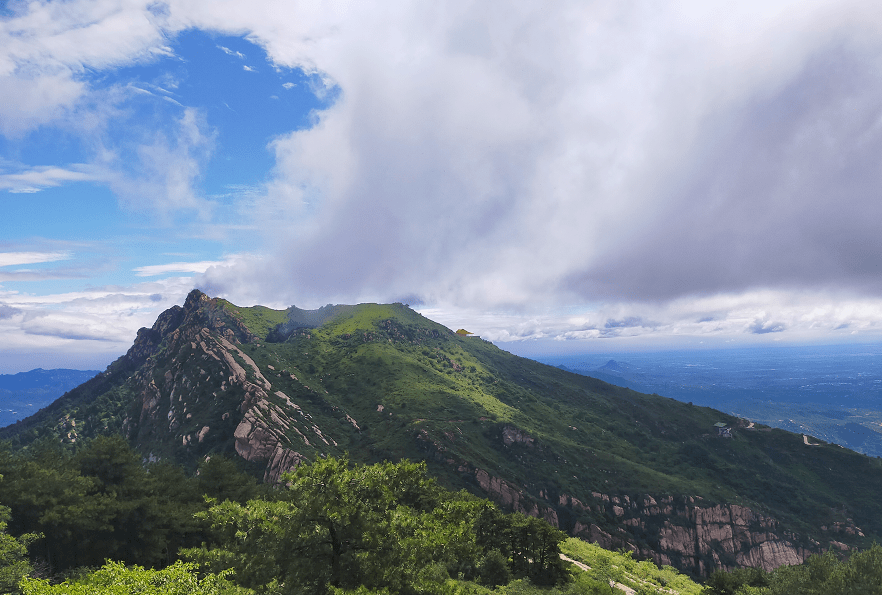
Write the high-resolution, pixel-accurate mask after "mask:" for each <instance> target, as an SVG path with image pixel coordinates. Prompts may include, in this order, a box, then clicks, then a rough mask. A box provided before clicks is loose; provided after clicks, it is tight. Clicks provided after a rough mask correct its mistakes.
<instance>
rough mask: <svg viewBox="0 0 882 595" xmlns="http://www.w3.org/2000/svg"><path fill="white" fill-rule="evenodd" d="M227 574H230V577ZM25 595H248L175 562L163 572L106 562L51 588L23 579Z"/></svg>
mask: <svg viewBox="0 0 882 595" xmlns="http://www.w3.org/2000/svg"><path fill="white" fill-rule="evenodd" d="M227 574H228V573H227ZM21 587H22V592H23V593H24V595H249V594H250V593H253V591H249V590H247V589H243V588H242V587H239V586H237V585H235V584H234V583H231V582H230V581H228V580H226V575H225V574H222V575H215V574H209V575H207V576H203V577H201V578H200V577H199V576H198V575H197V574H196V573H195V572H194V566H193V565H190V564H184V563H182V562H176V563H175V564H174V565H172V566H169V567H168V568H165V569H163V570H147V569H144V568H142V567H140V566H134V567H131V568H126V567H125V565H124V564H123V563H122V562H107V563H106V564H105V565H104V566H103V567H101V568H99V569H98V570H96V571H95V572H90V573H88V574H86V575H84V576H82V577H80V578H77V579H74V580H70V581H65V582H63V583H61V584H57V585H51V584H49V581H47V580H36V579H24V580H23V581H22V584H21Z"/></svg>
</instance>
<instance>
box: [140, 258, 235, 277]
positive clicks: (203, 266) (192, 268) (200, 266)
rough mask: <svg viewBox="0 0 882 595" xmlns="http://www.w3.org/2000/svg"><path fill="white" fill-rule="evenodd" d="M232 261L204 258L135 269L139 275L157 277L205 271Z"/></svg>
mask: <svg viewBox="0 0 882 595" xmlns="http://www.w3.org/2000/svg"><path fill="white" fill-rule="evenodd" d="M229 264H230V261H223V260H203V261H201V262H172V263H169V264H154V265H148V266H143V267H138V268H136V269H134V272H135V274H136V275H137V276H139V277H156V276H159V275H166V274H168V273H204V272H205V271H207V270H208V269H209V268H210V267H213V266H223V265H229Z"/></svg>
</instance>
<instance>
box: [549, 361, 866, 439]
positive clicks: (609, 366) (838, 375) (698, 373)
mask: <svg viewBox="0 0 882 595" xmlns="http://www.w3.org/2000/svg"><path fill="white" fill-rule="evenodd" d="M535 359H537V360H538V361H541V362H543V363H546V364H550V365H553V366H563V367H565V368H567V369H569V370H572V371H574V372H578V373H580V374H585V375H588V376H593V377H595V378H599V379H601V380H605V381H607V382H611V383H613V384H617V385H619V386H626V387H628V388H631V389H633V390H637V391H640V392H644V393H657V394H659V395H662V396H665V397H671V398H674V399H677V400H678V401H683V402H693V403H695V404H696V405H704V406H707V407H713V408H715V409H719V410H721V411H724V412H726V413H731V414H733V415H737V416H739V417H744V418H746V419H748V420H750V421H753V422H755V423H759V424H766V425H769V426H772V427H777V428H782V429H785V430H789V431H792V432H798V433H803V434H806V435H808V436H811V437H815V438H818V439H820V440H823V441H826V442H832V443H835V444H840V445H842V446H845V447H847V448H850V449H853V450H856V451H858V452H862V453H864V454H867V455H871V456H882V344H864V345H825V346H818V345H811V346H805V345H803V346H775V347H770V348H761V347H751V348H738V349H713V350H695V349H692V350H677V351H656V352H628V353H622V352H610V353H591V354H584V355H553V356H552V355H544V356H538V357H536V358H535Z"/></svg>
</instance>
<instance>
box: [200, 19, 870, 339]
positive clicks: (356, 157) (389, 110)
mask: <svg viewBox="0 0 882 595" xmlns="http://www.w3.org/2000/svg"><path fill="white" fill-rule="evenodd" d="M730 8H731V10H729V9H727V10H726V11H725V12H721V11H719V10H717V9H713V10H712V9H711V8H710V7H705V6H701V5H697V4H694V3H674V4H668V5H665V6H659V5H650V4H647V3H637V4H634V3H629V4H621V3H595V4H592V5H591V6H587V7H586V6H585V5H584V4H583V3H566V2H564V3H558V4H556V5H555V9H554V10H548V9H547V6H545V5H539V4H529V3H522V4H519V5H518V6H517V7H510V6H508V7H506V8H505V10H497V9H495V8H493V7H492V6H488V5H484V4H480V3H472V2H453V3H446V4H445V5H444V7H438V6H434V5H433V6H428V5H419V4H415V3H401V4H397V5H390V4H386V5H383V6H379V7H378V6H352V7H350V10H349V12H348V13H347V14H346V15H340V14H337V13H333V12H332V11H325V13H323V14H316V13H313V12H310V11H306V12H300V11H297V10H296V9H294V8H292V9H290V10H291V12H290V13H289V14H287V15H286V16H284V17H282V18H281V19H278V18H276V17H275V16H274V17H273V19H272V26H271V25H270V24H269V21H268V15H267V14H266V13H264V12H262V11H261V10H259V9H258V10H257V11H254V13H253V14H249V15H244V14H242V12H241V11H240V10H237V9H235V8H233V7H231V6H229V5H224V9H222V10H216V11H212V14H211V15H207V14H204V13H203V12H199V11H198V10H197V11H196V12H195V13H191V14H193V15H195V16H192V17H191V18H192V19H193V20H194V21H195V22H204V23H206V24H211V25H213V26H217V27H221V28H223V27H225V26H226V27H229V25H224V22H225V19H230V22H233V21H235V22H236V23H238V24H239V25H242V26H247V27H248V28H249V30H250V31H251V39H253V40H255V41H257V42H258V43H261V44H262V45H263V46H264V47H265V48H266V49H267V51H268V52H269V55H270V57H271V58H272V59H273V60H274V61H276V62H277V63H279V64H286V65H292V66H300V67H302V68H304V69H307V70H310V69H312V70H314V71H316V72H319V73H322V76H323V77H324V78H325V79H326V80H327V81H330V82H331V83H332V84H333V85H336V86H337V87H338V88H339V89H340V96H339V99H338V101H337V102H336V103H335V105H334V106H333V107H331V108H330V109H328V110H325V111H324V112H322V113H319V114H316V123H315V125H314V126H313V127H312V128H310V129H308V130H303V131H297V132H294V133H292V134H289V135H287V136H283V137H280V138H278V139H277V140H276V141H275V142H274V144H273V149H274V151H275V154H276V159H277V169H276V175H275V177H274V179H273V180H272V181H271V183H270V184H269V186H268V194H267V196H266V197H265V201H264V203H263V207H264V208H265V209H266V210H265V211H263V212H261V210H260V208H258V209H257V212H259V213H260V216H261V217H264V216H265V214H266V213H267V212H269V211H270V210H271V209H272V212H281V213H283V214H284V217H283V218H281V219H280V218H278V217H276V218H273V220H274V221H277V222H278V223H279V226H278V228H277V233H276V234H274V236H273V237H275V238H282V239H281V240H280V241H277V242H275V244H274V245H271V246H270V247H269V249H270V250H273V249H274V258H272V259H270V260H267V261H264V262H267V263H271V264H269V265H268V266H270V267H271V269H272V270H274V271H276V272H277V274H275V275H268V274H267V272H268V269H266V268H261V267H259V266H258V267H253V268H251V269H250V270H251V271H252V273H253V274H252V275H251V276H249V273H248V272H247V271H233V270H223V271H216V272H215V273H216V274H214V275H213V276H212V275H209V279H208V280H207V281H206V282H207V283H210V284H211V285H212V286H214V287H218V288H223V287H229V288H230V289H231V290H232V288H233V286H235V285H236V284H238V283H240V282H241V281H242V279H243V277H244V278H247V279H248V283H250V284H252V286H253V285H254V284H257V285H260V286H263V287H265V288H266V290H265V291H266V293H269V294H274V295H278V294H280V293H281V294H284V295H289V296H291V298H292V300H293V299H298V300H306V301H311V300H315V301H322V300H327V299H334V298H340V299H349V300H350V301H351V300H352V299H354V298H366V297H374V298H375V299H383V298H388V297H389V296H394V295H405V294H409V293H416V294H417V295H420V296H422V297H424V298H425V299H427V300H429V301H432V300H444V301H446V302H449V303H455V304H459V305H461V306H463V307H467V306H468V307H470V306H477V305H484V306H497V307H504V306H513V305H520V306H523V305H525V304H531V303H532V304H535V303H540V304H548V303H567V302H569V303H572V302H574V301H580V300H581V301H584V302H590V301H594V300H604V301H609V300H624V301H634V300H638V301H639V300H648V301H653V300H674V299H678V298H682V297H685V296H692V297H696V296H699V297H700V296H708V295H715V294H717V293H721V292H722V293H733V292H734V293H738V292H749V291H752V290H755V289H759V288H769V287H771V288H790V289H794V288H795V289H799V288H802V289H806V288H818V287H823V288H832V287H836V286H839V287H844V288H847V289H851V290H853V291H855V292H867V291H869V292H878V291H880V290H882V287H879V286H878V285H879V276H878V274H874V267H875V266H876V265H875V263H878V261H879V260H880V257H882V253H880V250H882V248H880V246H882V244H880V243H879V242H876V241H874V240H873V237H874V236H875V235H877V234H876V233H875V232H877V227H878V226H877V224H876V223H875V222H877V221H879V220H880V217H879V215H880V214H882V213H880V212H879V209H880V208H882V207H880V206H879V205H880V204H882V203H880V202H879V201H878V199H877V196H876V194H877V192H876V189H877V188H879V187H880V184H879V182H880V181H882V180H879V175H880V174H879V172H880V171H882V169H880V168H879V167H878V161H879V155H880V151H879V149H880V148H882V147H880V145H879V141H880V139H882V137H880V136H879V130H880V128H879V124H878V123H879V122H880V121H882V120H880V116H882V114H880V113H879V111H878V105H880V104H882V101H880V100H882V85H880V83H879V80H880V79H878V76H877V75H876V73H877V70H878V68H879V64H880V63H882V44H879V43H878V42H877V41H875V39H874V35H875V33H876V32H878V30H879V28H880V18H879V15H877V14H876V13H875V12H873V11H871V10H869V9H868V6H867V5H866V4H864V3H860V2H846V3H832V2H813V3H809V4H800V5H799V6H798V10H796V8H797V5H796V4H794V3H792V2H776V3H772V4H768V3H763V4H762V5H760V4H756V3H753V4H747V5H744V6H739V7H730ZM782 15H787V18H786V19H785V18H783V16H782ZM279 21H281V22H284V23H286V28H285V34H284V35H282V34H281V33H280V28H279V27H278V26H277V25H276V23H277V22H279ZM264 219H265V217H264ZM284 238H290V239H287V240H286V239H284ZM278 272H282V273H283V274H278ZM226 274H228V275H230V277H229V278H228V279H226V280H225V279H224V278H223V275H226ZM692 316H693V318H695V314H694V313H693V314H692ZM601 326H602V325H601Z"/></svg>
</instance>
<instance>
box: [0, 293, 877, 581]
mask: <svg viewBox="0 0 882 595" xmlns="http://www.w3.org/2000/svg"><path fill="white" fill-rule="evenodd" d="M622 368H623V366H621V365H618V364H614V363H609V364H607V372H606V373H612V372H613V371H614V369H615V370H618V371H621V369H622ZM105 433H121V434H122V435H124V436H125V437H126V438H127V439H128V440H129V442H130V443H131V444H132V445H133V446H134V447H135V448H136V449H138V450H139V451H140V452H141V454H142V456H143V457H144V459H145V460H157V459H159V460H168V461H174V462H178V463H181V464H183V465H186V466H188V467H190V468H193V467H195V465H196V464H197V463H198V462H199V461H201V460H203V459H204V458H205V457H207V456H210V455H212V454H214V453H224V454H228V455H232V456H238V457H241V458H242V459H244V460H245V461H247V464H248V465H249V466H250V468H251V469H252V470H254V471H255V472H256V473H258V474H259V475H261V476H262V477H263V478H264V479H265V480H266V481H268V482H275V481H278V480H279V477H280V475H281V474H282V473H283V472H285V471H286V470H289V469H291V468H292V467H294V466H295V465H297V464H298V463H299V462H301V461H310V460H315V459H316V458H318V457H324V456H338V455H342V454H343V453H347V452H348V453H349V456H350V459H351V460H353V461H357V462H365V463H369V462H375V461H380V460H398V459H402V458H409V459H416V460H426V461H427V462H428V466H429V470H430V472H431V473H433V474H434V475H435V476H437V477H438V479H439V481H440V482H441V483H442V484H444V485H445V486H447V487H451V488H465V489H467V490H470V491H472V492H474V493H476V494H479V495H481V496H486V497H489V498H491V499H493V500H495V501H496V502H498V503H499V504H500V505H501V506H502V507H503V508H505V509H508V510H519V511H523V512H525V513H528V514H531V515H534V516H540V517H542V518H545V519H546V520H548V521H549V522H550V523H552V524H554V525H556V526H558V527H560V528H562V529H564V530H566V531H568V532H569V533H570V534H572V535H575V536H580V537H583V538H584V539H586V540H588V541H590V542H598V543H600V544H601V545H603V546H605V547H608V548H620V547H624V548H628V549H630V550H632V551H634V552H636V553H637V554H638V555H641V556H646V557H650V558H652V559H653V560H654V561H656V562H657V563H660V564H667V565H672V566H675V567H677V568H679V569H682V570H685V571H688V572H690V573H693V574H707V573H708V572H709V571H711V570H712V569H714V568H733V567H736V566H757V567H763V568H766V569H770V568H774V567H776V566H780V565H782V564H796V563H799V562H801V561H803V560H804V559H805V558H806V557H807V556H808V555H809V554H811V553H812V552H819V551H822V550H825V549H829V548H835V549H844V550H848V549H849V548H851V547H860V546H867V545H869V544H870V543H872V542H873V540H876V541H879V540H880V539H882V500H880V499H879V497H878V495H879V494H880V493H882V461H880V460H879V459H875V458H871V457H867V456H865V455H861V454H858V453H855V452H852V451H849V450H847V449H844V448H841V447H840V446H836V445H832V444H827V443H823V442H821V441H817V440H814V439H813V440H808V439H806V438H804V437H803V436H802V435H800V434H794V433H791V432H787V431H783V430H778V429H772V428H770V427H768V426H763V425H761V424H751V423H749V422H748V421H747V420H744V419H740V418H739V417H737V416H733V415H729V414H726V413H723V412H720V411H718V410H714V409H711V408H708V407H702V406H699V405H692V404H688V403H683V402H680V401H676V400H674V399H670V398H666V397H662V396H658V395H652V394H641V393H639V392H636V391H634V390H630V389H626V388H622V387H618V386H614V385H612V384H609V383H607V382H603V381H601V380H598V379H595V378H591V377H588V376H584V375H580V374H575V373H572V372H568V371H565V370H561V369H557V368H555V367H552V366H549V365H545V364H541V363H538V362H536V361H532V360H529V359H525V358H520V357H516V356H514V355H512V354H510V353H507V352H505V351H503V350H501V349H499V348H497V347H496V346H494V345H493V344H491V343H489V342H487V341H484V340H482V339H480V338H478V337H470V336H462V335H458V334H456V333H455V332H453V331H452V330H451V329H448V328H446V327H444V326H442V325H440V324H437V323H435V322H433V321H431V320H428V319H426V318H424V317H423V316H421V315H420V314H418V313H417V312H414V311H413V310H411V309H410V308H408V307H407V306H405V305H402V304H361V305H357V306H345V307H344V306H332V307H325V308H323V309H321V310H320V311H305V310H299V309H296V308H291V309H289V310H272V309H269V308H265V307H262V306H255V307H252V308H244V307H239V306H235V305H234V304H231V303H229V302H227V301H225V300H222V299H218V298H210V297H209V296H207V295H205V294H203V293H201V292H198V291H193V292H192V293H191V294H190V295H189V296H188V297H187V299H186V301H185V303H184V305H183V307H180V306H175V307H173V308H171V309H169V310H167V311H166V312H164V313H163V314H161V315H160V316H159V318H158V319H157V321H156V323H155V324H154V325H153V327H152V328H149V329H147V328H144V329H141V330H140V331H139V332H138V336H137V339H136V340H135V342H134V344H133V346H132V347H131V349H129V351H128V352H127V353H126V355H125V356H123V357H121V358H120V359H119V360H117V361H116V362H114V363H113V364H111V365H110V366H109V367H108V368H107V370H105V371H104V372H102V373H101V374H99V375H97V376H96V377H94V378H92V379H91V380H88V381H87V382H85V383H84V384H82V385H81V386H79V387H77V388H75V389H73V390H71V391H69V392H67V393H66V394H65V395H64V396H63V397H61V398H60V399H58V400H57V401H55V402H54V403H52V404H51V405H49V406H47V407H45V408H44V409H43V410H41V411H40V412H39V413H37V414H35V415H33V416H31V417H29V418H28V419H26V420H23V421H20V422H18V423H16V424H14V425H12V426H9V427H7V428H3V429H0V439H6V440H9V441H10V443H11V445H12V447H13V448H16V447H23V446H26V445H27V444H30V443H31V442H33V441H34V440H38V439H40V438H48V439H51V440H61V441H62V442H64V443H67V444H71V445H76V444H78V443H80V442H82V441H83V440H84V439H87V438H90V437H93V436H96V435H99V434H105Z"/></svg>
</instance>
